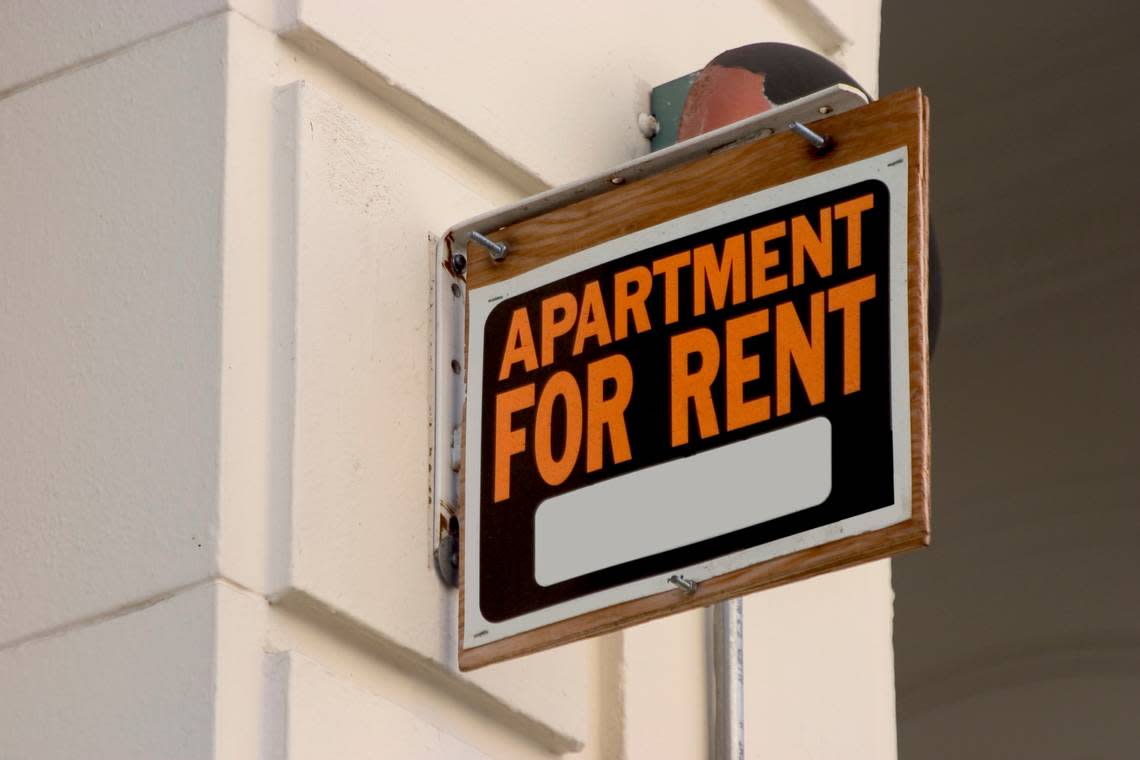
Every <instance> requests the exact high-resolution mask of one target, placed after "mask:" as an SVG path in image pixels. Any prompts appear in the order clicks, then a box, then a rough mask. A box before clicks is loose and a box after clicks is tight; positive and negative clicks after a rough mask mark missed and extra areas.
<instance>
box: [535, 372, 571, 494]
mask: <svg viewBox="0 0 1140 760" xmlns="http://www.w3.org/2000/svg"><path fill="white" fill-rule="evenodd" d="M559 398H561V399H562V403H563V404H565V406H566V439H565V441H563V446H562V456H561V457H560V458H555V456H554V451H553V448H554V441H553V440H551V439H552V438H553V433H554V431H553V425H552V424H551V421H552V418H553V416H554V402H555V400H556V399H559ZM581 448H582V392H581V391H579V390H578V381H577V380H575V379H574V376H573V375H571V374H570V373H569V372H567V371H565V370H563V371H561V372H555V373H554V374H553V375H551V376H550V379H549V380H547V381H546V387H544V388H543V389H542V396H541V397H539V399H538V413H537V414H536V415H535V419H534V460H535V463H536V464H537V465H538V474H539V475H541V476H542V479H543V480H545V481H546V482H547V483H549V484H550V485H552V486H556V485H560V484H561V483H563V482H565V480H566V478H568V477H570V473H571V471H572V470H573V469H574V464H575V463H576V462H577V461H578V452H579V451H580V450H581Z"/></svg>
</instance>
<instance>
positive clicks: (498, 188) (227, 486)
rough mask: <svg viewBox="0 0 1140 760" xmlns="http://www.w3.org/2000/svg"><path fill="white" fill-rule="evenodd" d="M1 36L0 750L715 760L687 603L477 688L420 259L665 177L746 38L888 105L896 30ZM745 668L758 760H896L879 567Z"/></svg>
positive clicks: (757, 21) (213, 26) (843, 17)
mask: <svg viewBox="0 0 1140 760" xmlns="http://www.w3.org/2000/svg"><path fill="white" fill-rule="evenodd" d="M0 15H2V16H3V19H2V23H0V170H2V171H3V180H4V181H3V182H0V227H2V228H3V229H4V230H5V231H6V235H5V239H4V241H3V243H0V273H2V274H0V357H3V358H2V360H0V362H2V363H0V366H2V369H0V399H3V403H2V404H0V431H2V433H3V434H2V435H0V482H2V483H3V489H2V490H0V516H2V517H3V529H2V530H0V701H2V702H3V704H4V706H5V709H3V710H0V757H2V758H13V759H18V760H24V759H25V758H28V759H39V758H52V759H54V758H72V757H89V758H162V759H167V758H169V759H175V758H270V759H272V760H285V759H286V758H288V759H289V760H307V759H309V758H338V759H340V758H344V759H347V758H358V757H359V758H381V757H384V758H387V757H391V758H441V757H444V758H541V757H550V756H560V755H567V756H571V757H579V758H583V759H591V760H592V759H595V758H597V759H602V758H605V759H610V758H630V759H635V760H639V759H641V758H700V757H706V756H708V754H709V747H710V728H709V726H710V721H709V708H708V681H709V654H708V644H707V638H708V631H707V628H708V619H707V615H706V613H705V612H703V611H698V612H694V613H686V614H683V615H679V616H675V617H672V618H667V619H664V620H661V621H658V622H654V623H650V624H646V625H642V626H639V627H635V628H632V629H628V630H625V631H623V632H619V633H616V634H612V635H609V636H606V637H603V638H600V639H595V640H591V641H586V642H582V643H578V644H574V645H570V646H566V647H562V648H559V649H557V650H553V651H549V652H546V653H542V654H538V655H534V656H530V657H526V658H523V659H520V660H515V661H512V662H508V663H503V664H500V665H495V666H491V667H489V668H486V669H483V670H479V671H476V672H473V673H470V674H462V673H460V672H459V671H458V669H457V667H456V659H455V658H456V593H455V592H454V591H453V590H451V589H449V588H447V587H446V586H445V585H443V584H442V583H441V582H440V580H439V578H438V577H437V575H436V572H435V569H434V567H433V560H432V544H433V533H434V530H435V526H434V525H433V524H432V522H433V520H432V510H431V505H430V503H429V496H428V491H429V484H430V480H431V475H430V471H429V467H430V456H431V452H430V447H431V435H432V433H431V429H430V424H431V419H432V406H431V405H432V372H433V368H432V355H433V353H432V345H431V343H432V337H433V331H432V303H433V302H432V297H433V296H432V292H431V290H432V281H433V278H432V267H433V266H435V261H434V258H433V256H434V250H433V247H432V245H431V243H430V236H432V235H433V234H435V235H438V234H440V233H443V232H444V231H445V230H446V229H447V228H448V227H449V226H450V225H451V224H453V223H455V222H458V221H460V220H462V219H465V218H467V217H470V216H473V215H475V214H478V213H482V212H484V211H487V210H489V209H491V208H494V207H496V206H500V205H503V204H508V203H512V202H514V201H516V200H518V199H520V198H523V197H525V196H527V195H530V194H533V193H536V192H540V191H542V190H545V189H547V188H549V187H553V186H556V185H558V184H561V183H564V182H567V181H571V180H574V179H577V178H579V177H582V176H585V175H588V174H591V173H593V172H597V171H600V170H604V169H605V168H606V167H608V166H612V165H615V164H618V163H621V162H623V161H627V160H629V159H631V158H634V157H637V156H639V155H643V154H644V153H646V152H648V150H649V141H648V140H647V139H646V138H645V137H644V135H643V134H642V132H641V131H640V130H639V127H638V115H639V113H642V112H645V111H647V110H648V107H649V106H648V103H649V92H650V89H651V88H652V87H653V86H655V85H657V84H660V83H662V82H665V81H668V80H671V79H673V78H675V77H677V76H680V75H682V74H685V73H688V72H690V71H694V70H696V69H698V68H700V67H701V66H702V65H704V63H705V62H706V61H708V60H709V59H710V58H712V57H713V56H714V55H716V54H717V53H718V52H720V51H722V50H725V49H727V48H731V47H735V46H738V45H741V44H745V43H748V42H756V41H768V40H774V41H785V42H792V43H795V44H799V45H802V46H804V47H808V48H811V49H813V50H817V51H819V52H822V53H824V54H826V55H828V56H829V57H831V58H833V59H834V60H836V61H837V62H839V63H840V64H841V65H842V66H844V67H845V68H847V69H848V70H849V71H850V72H851V73H852V74H853V75H854V76H855V77H856V78H857V79H858V80H859V81H860V82H861V83H862V84H863V86H864V87H866V88H867V89H868V90H870V91H872V92H873V91H874V89H875V85H876V81H877V58H878V37H879V21H878V17H879V3H878V0H858V2H851V1H850V0H723V1H722V2H717V3H712V4H692V3H681V2H676V0H669V2H666V3H664V4H663V3H660V2H658V3H647V2H644V1H643V0H638V1H637V2H629V3H587V4H575V5H559V6H553V5H549V4H546V3H533V2H532V3H521V2H502V1H496V2H490V3H459V2H433V1H431V0H429V1H428V2H423V3H365V2H359V1H357V0H339V1H338V0H304V2H301V1H300V0H294V2H287V1H286V0H276V2H275V1H274V0H229V1H228V2H227V0H177V1H176V2H173V1H172V2H161V3H158V2H154V3H144V2H137V1H135V2H132V1H129V0H95V1H93V2H86V3H76V2H67V0H45V1H41V2H31V1H30V0H28V1H25V0H17V1H16V2H10V3H8V4H7V7H6V8H5V9H4V10H3V11H2V13H0ZM745 642H746V643H745V668H746V695H745V706H746V740H747V756H748V757H750V758H784V759H794V758H832V757H843V758H874V759H876V760H879V759H881V758H891V757H894V756H895V706H894V672H893V650H892V591H891V578H890V565H889V563H886V562H878V563H873V564H870V565H865V566H862V567H858V568H855V569H852V570H847V571H843V572H839V573H834V574H831V575H827V576H823V577H820V578H817V579H813V580H811V581H807V582H803V583H798V584H795V585H793V586H788V587H784V588H780V589H775V590H772V591H766V592H763V593H760V594H756V595H753V596H751V597H749V598H747V600H746V603H745Z"/></svg>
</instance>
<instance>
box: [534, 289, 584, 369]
mask: <svg viewBox="0 0 1140 760" xmlns="http://www.w3.org/2000/svg"><path fill="white" fill-rule="evenodd" d="M559 313H561V316H557V315H558V314H559ZM577 317H578V299H576V298H575V297H574V295H573V294H571V293H558V294H556V295H553V296H549V297H547V298H544V299H542V366H544V367H545V366H547V365H548V364H551V363H553V361H554V339H555V338H557V337H559V336H561V335H565V334H566V333H568V332H570V328H571V327H573V326H574V321H575V320H576V319H577Z"/></svg>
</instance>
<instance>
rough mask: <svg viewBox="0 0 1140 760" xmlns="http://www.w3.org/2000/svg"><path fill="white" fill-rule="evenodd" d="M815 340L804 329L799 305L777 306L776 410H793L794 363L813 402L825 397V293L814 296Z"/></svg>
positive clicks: (813, 327)
mask: <svg viewBox="0 0 1140 760" xmlns="http://www.w3.org/2000/svg"><path fill="white" fill-rule="evenodd" d="M809 323H810V325H811V340H810V341H809V340H808V337H807V335H806V334H805V332H804V328H803V325H802V324H801V323H800V318H799V316H798V315H797V314H796V308H795V307H794V306H792V304H790V303H782V304H780V305H779V306H777V307H776V414H778V415H779V414H787V413H788V412H790V411H792V365H793V364H794V365H795V367H796V371H797V372H798V373H799V376H800V382H801V383H802V384H803V387H804V392H805V393H807V397H808V402H809V403H811V405H812V406H815V405H816V404H819V403H821V402H822V401H823V393H824V383H823V359H824V353H823V332H824V330H823V328H824V322H823V293H812V296H811V318H810V322H809Z"/></svg>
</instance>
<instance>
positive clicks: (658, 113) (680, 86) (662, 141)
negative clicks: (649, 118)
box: [649, 71, 701, 151]
mask: <svg viewBox="0 0 1140 760" xmlns="http://www.w3.org/2000/svg"><path fill="white" fill-rule="evenodd" d="M700 73H701V72H699V71H694V72H693V73H691V74H685V75H684V76H683V77H677V78H676V79H673V80H671V81H668V82H666V83H665V84H659V85H657V86H656V87H654V88H653V90H652V91H650V93H649V112H650V113H652V114H653V115H654V117H656V119H657V123H658V124H659V125H660V128H659V129H658V130H657V135H656V136H655V137H654V138H653V139H652V140H650V142H649V147H650V150H651V151H655V150H661V149H662V148H668V147H669V146H670V145H672V144H673V143H675V142H677V128H678V127H679V126H680V124H681V111H682V109H684V107H685V97H686V96H688V94H689V88H690V87H692V86H693V81H694V80H696V78H697V75H698V74H700Z"/></svg>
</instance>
